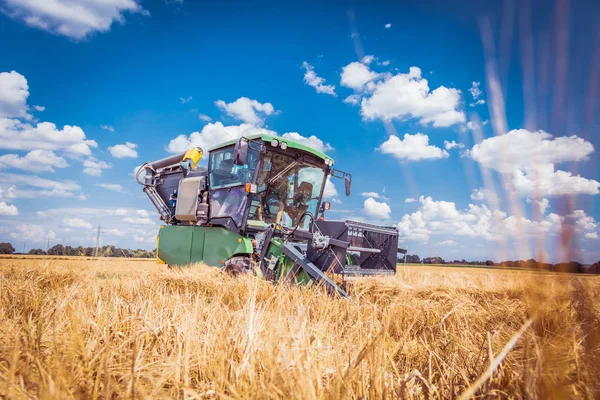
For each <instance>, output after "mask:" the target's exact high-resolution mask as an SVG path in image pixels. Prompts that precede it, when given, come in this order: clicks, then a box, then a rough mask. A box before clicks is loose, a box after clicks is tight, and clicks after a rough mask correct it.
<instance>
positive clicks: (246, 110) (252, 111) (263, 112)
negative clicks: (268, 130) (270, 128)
mask: <svg viewBox="0 0 600 400" xmlns="http://www.w3.org/2000/svg"><path fill="white" fill-rule="evenodd" d="M215 105H216V106H217V107H219V108H220V109H221V110H223V111H225V113H226V114H227V115H229V116H230V117H233V118H236V119H239V120H241V121H243V122H245V123H247V124H251V125H256V126H262V125H263V124H264V122H265V120H264V116H268V115H271V114H273V113H274V112H275V108H274V107H273V105H272V104H271V103H260V102H259V101H257V100H251V99H249V98H247V97H240V98H239V99H237V100H236V101H234V102H233V103H225V102H224V101H223V100H217V101H216V102H215Z"/></svg>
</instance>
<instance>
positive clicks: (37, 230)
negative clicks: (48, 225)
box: [10, 224, 56, 243]
mask: <svg viewBox="0 0 600 400" xmlns="http://www.w3.org/2000/svg"><path fill="white" fill-rule="evenodd" d="M10 236H12V237H13V238H15V239H17V240H19V241H25V242H28V243H45V242H46V240H48V239H50V240H54V239H56V233H54V231H52V230H45V229H44V228H43V227H41V226H40V225H35V224H20V225H17V226H15V231H14V232H12V233H11V234H10Z"/></svg>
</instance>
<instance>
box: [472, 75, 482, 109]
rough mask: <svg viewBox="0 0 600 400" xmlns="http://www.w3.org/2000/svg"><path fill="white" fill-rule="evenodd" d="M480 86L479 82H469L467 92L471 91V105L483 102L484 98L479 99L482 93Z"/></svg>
mask: <svg viewBox="0 0 600 400" xmlns="http://www.w3.org/2000/svg"><path fill="white" fill-rule="evenodd" d="M480 86H481V82H475V81H473V82H471V87H470V88H469V93H471V96H473V103H470V104H469V105H470V106H471V107H475V106H478V105H480V104H485V100H484V99H480V97H481V95H482V94H483V92H482V91H481V89H480Z"/></svg>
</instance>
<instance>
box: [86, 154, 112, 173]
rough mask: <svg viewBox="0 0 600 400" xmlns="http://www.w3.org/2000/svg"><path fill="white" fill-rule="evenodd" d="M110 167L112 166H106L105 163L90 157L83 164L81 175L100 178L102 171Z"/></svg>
mask: <svg viewBox="0 0 600 400" xmlns="http://www.w3.org/2000/svg"><path fill="white" fill-rule="evenodd" d="M111 167H112V165H110V164H108V163H107V162H104V161H100V160H98V159H96V158H94V157H90V158H89V159H87V160H85V161H84V162H83V173H84V174H87V175H90V176H101V175H102V171H103V170H105V169H109V168H111Z"/></svg>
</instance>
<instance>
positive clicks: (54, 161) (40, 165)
mask: <svg viewBox="0 0 600 400" xmlns="http://www.w3.org/2000/svg"><path fill="white" fill-rule="evenodd" d="M68 166H69V164H68V163H67V160H65V159H64V158H62V157H59V156H57V155H56V154H54V153H53V152H52V151H45V150H32V151H30V152H29V153H27V154H26V155H25V156H23V157H20V156H19V155H18V154H5V155H3V156H0V169H10V168H12V169H22V170H25V171H29V172H54V168H66V167H68Z"/></svg>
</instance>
